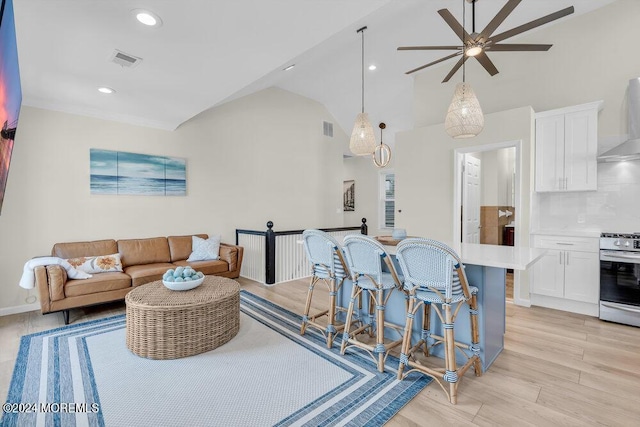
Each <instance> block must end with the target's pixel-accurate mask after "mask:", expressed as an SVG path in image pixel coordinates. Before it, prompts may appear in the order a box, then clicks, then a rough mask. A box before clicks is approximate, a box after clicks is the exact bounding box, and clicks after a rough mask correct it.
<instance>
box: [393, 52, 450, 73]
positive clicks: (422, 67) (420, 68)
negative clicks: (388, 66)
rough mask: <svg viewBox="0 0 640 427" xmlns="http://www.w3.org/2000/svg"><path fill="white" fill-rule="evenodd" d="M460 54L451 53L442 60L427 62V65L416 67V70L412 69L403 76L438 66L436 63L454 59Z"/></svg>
mask: <svg viewBox="0 0 640 427" xmlns="http://www.w3.org/2000/svg"><path fill="white" fill-rule="evenodd" d="M460 54H462V52H456V53H452V54H451V55H448V56H445V57H444V58H440V59H438V60H435V61H433V62H429V63H428V64H426V65H423V66H421V67H418V68H414V69H413V70H411V71H407V72H406V73H405V74H411V73H415V72H416V71H420V70H422V69H424V68H427V67H430V66H432V65H435V64H438V63H440V62H442V61H446V60H447V59H451V58H454V57H456V56H459V55H460Z"/></svg>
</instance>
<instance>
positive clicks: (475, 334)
mask: <svg viewBox="0 0 640 427" xmlns="http://www.w3.org/2000/svg"><path fill="white" fill-rule="evenodd" d="M469 314H470V317H471V347H470V349H471V351H472V352H473V355H474V356H473V357H475V360H474V362H473V370H474V372H475V374H476V376H477V377H479V376H482V364H481V363H480V333H479V329H478V299H477V298H476V294H472V295H471V300H470V301H469Z"/></svg>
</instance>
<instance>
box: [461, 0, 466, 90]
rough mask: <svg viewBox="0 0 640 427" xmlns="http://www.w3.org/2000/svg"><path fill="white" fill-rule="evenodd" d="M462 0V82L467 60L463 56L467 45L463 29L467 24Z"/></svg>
mask: <svg viewBox="0 0 640 427" xmlns="http://www.w3.org/2000/svg"><path fill="white" fill-rule="evenodd" d="M464 2H465V0H462V83H464V82H465V66H464V64H465V62H467V61H466V60H465V56H466V54H467V53H466V47H467V41H466V40H465V38H464V31H465V30H464V29H465V27H466V26H467V24H466V14H465V7H464Z"/></svg>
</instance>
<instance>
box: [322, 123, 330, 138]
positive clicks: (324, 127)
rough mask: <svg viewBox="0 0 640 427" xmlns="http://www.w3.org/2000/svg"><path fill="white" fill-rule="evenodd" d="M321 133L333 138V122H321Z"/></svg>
mask: <svg viewBox="0 0 640 427" xmlns="http://www.w3.org/2000/svg"><path fill="white" fill-rule="evenodd" d="M322 134H323V135H324V136H328V137H331V138H333V123H331V122H322Z"/></svg>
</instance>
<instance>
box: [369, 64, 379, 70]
mask: <svg viewBox="0 0 640 427" xmlns="http://www.w3.org/2000/svg"><path fill="white" fill-rule="evenodd" d="M376 68H378V67H376V66H375V65H373V64H371V65H369V71H373V70H375V69H376Z"/></svg>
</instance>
